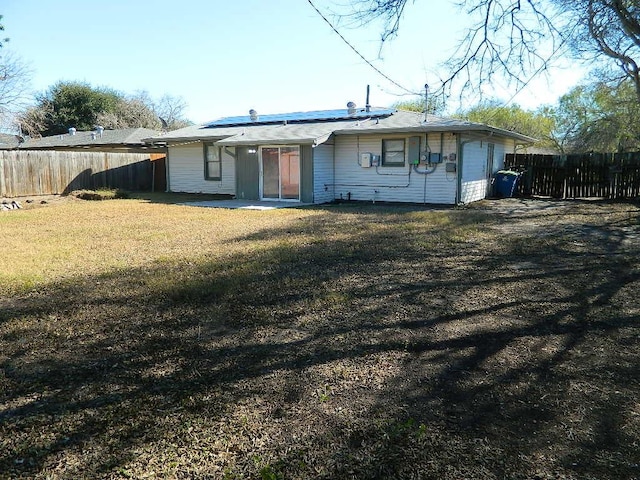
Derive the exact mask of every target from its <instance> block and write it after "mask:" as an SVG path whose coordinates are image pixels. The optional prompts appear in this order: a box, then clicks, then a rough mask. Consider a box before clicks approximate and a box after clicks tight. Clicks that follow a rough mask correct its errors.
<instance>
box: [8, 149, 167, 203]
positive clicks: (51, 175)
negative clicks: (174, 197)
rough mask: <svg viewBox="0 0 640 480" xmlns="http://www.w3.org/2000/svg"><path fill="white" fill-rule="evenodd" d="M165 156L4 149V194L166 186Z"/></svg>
mask: <svg viewBox="0 0 640 480" xmlns="http://www.w3.org/2000/svg"><path fill="white" fill-rule="evenodd" d="M154 157H155V158H154ZM164 157H165V156H164V155H157V154H152V155H149V154H146V153H119V152H117V153H116V152H108V153H107V152H63V151H51V150H46V151H45V150H39V151H36V150H30V151H28V150H22V151H15V150H10V151H9V150H7V151H0V196H1V197H20V196H25V195H49V194H66V193H69V192H72V191H73V190H81V189H91V190H95V189H99V188H121V189H124V190H130V191H151V190H161V189H162V190H164V180H163V179H164V168H165V163H164Z"/></svg>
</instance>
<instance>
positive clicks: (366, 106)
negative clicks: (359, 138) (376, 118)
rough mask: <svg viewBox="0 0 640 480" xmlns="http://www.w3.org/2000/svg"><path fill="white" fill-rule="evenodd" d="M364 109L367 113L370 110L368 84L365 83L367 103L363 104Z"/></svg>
mask: <svg viewBox="0 0 640 480" xmlns="http://www.w3.org/2000/svg"><path fill="white" fill-rule="evenodd" d="M364 109H365V111H366V112H367V113H368V112H370V111H371V104H370V103H369V85H367V104H366V105H365V106H364Z"/></svg>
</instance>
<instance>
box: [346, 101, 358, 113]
mask: <svg viewBox="0 0 640 480" xmlns="http://www.w3.org/2000/svg"><path fill="white" fill-rule="evenodd" d="M347 112H348V113H349V115H354V114H355V113H356V104H355V103H353V102H349V103H347Z"/></svg>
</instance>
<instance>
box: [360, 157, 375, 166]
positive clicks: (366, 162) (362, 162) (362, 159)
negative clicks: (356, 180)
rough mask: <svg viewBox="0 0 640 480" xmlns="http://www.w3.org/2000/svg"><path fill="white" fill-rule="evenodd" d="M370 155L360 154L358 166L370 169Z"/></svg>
mask: <svg viewBox="0 0 640 480" xmlns="http://www.w3.org/2000/svg"><path fill="white" fill-rule="evenodd" d="M371 157H373V155H371V154H370V153H361V154H360V166H361V167H362V168H370V167H371Z"/></svg>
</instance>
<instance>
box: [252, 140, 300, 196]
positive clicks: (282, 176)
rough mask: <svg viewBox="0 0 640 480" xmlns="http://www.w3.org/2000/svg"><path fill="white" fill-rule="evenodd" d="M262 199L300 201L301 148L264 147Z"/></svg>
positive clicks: (261, 153) (262, 149) (261, 152)
mask: <svg viewBox="0 0 640 480" xmlns="http://www.w3.org/2000/svg"><path fill="white" fill-rule="evenodd" d="M260 158H261V159H262V163H261V167H262V198H263V199H264V200H300V147H262V148H261V149H260Z"/></svg>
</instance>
